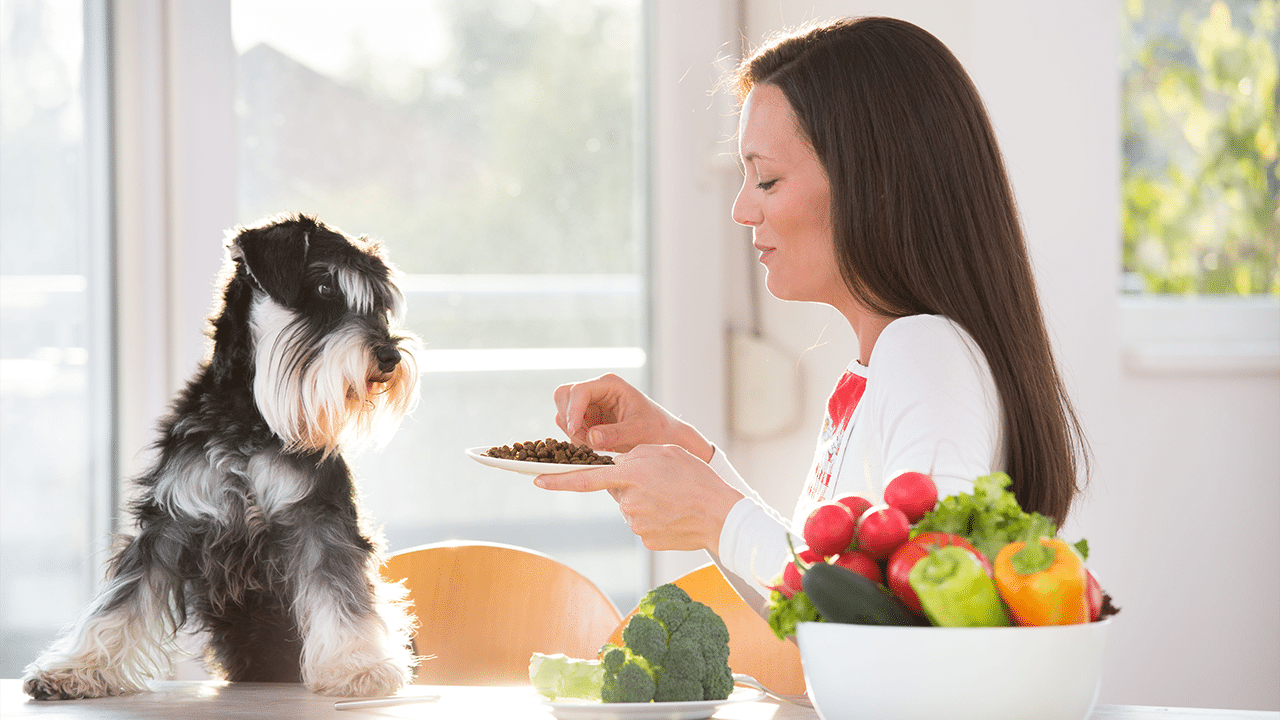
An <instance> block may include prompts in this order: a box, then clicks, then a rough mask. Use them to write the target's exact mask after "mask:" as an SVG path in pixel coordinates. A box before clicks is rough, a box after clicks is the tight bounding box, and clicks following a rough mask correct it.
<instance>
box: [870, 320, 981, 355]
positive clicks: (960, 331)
mask: <svg viewBox="0 0 1280 720" xmlns="http://www.w3.org/2000/svg"><path fill="white" fill-rule="evenodd" d="M960 347H966V348H973V347H974V342H973V338H971V337H970V336H969V333H968V332H967V331H966V330H965V329H964V328H963V327H961V326H960V325H959V324H958V323H956V322H955V321H954V320H952V319H950V318H948V317H944V316H942V315H908V316H906V317H900V318H898V319H897V320H894V321H893V322H891V323H889V324H888V325H887V326H885V329H884V330H883V331H881V333H880V337H879V338H877V339H876V346H875V350H873V351H872V363H873V364H874V362H875V354H876V353H878V352H880V350H881V349H884V350H886V353H885V354H886V355H889V354H894V355H896V354H897V353H899V352H907V353H910V354H913V355H914V354H917V353H919V352H920V351H922V350H932V351H943V350H947V349H949V348H950V349H956V348H960Z"/></svg>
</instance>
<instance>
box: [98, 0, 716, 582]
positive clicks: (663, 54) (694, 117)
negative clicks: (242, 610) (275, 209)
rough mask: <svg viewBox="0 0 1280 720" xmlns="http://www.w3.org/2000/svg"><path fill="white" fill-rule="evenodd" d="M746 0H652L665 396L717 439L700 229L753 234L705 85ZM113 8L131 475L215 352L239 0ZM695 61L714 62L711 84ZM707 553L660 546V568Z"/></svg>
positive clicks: (654, 185) (657, 315)
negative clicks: (212, 339)
mask: <svg viewBox="0 0 1280 720" xmlns="http://www.w3.org/2000/svg"><path fill="white" fill-rule="evenodd" d="M738 12H739V10H738V8H737V7H736V4H730V3H699V4H696V5H694V6H689V7H680V8H675V7H673V6H672V4H670V3H657V2H645V3H643V9H642V15H643V22H644V23H645V25H646V27H645V34H646V38H647V39H646V44H645V57H644V67H645V70H644V72H645V81H646V85H647V86H648V90H649V92H648V98H647V99H646V100H645V101H644V102H642V111H643V112H646V113H648V127H649V130H648V134H647V136H646V137H645V138H644V140H643V141H642V143H643V150H642V152H644V154H645V155H647V156H648V157H650V158H651V164H650V166H649V168H648V172H647V177H646V185H647V190H648V194H649V197H650V203H651V204H650V208H649V213H648V215H647V218H646V219H645V222H646V224H647V228H646V230H647V232H648V233H649V238H650V256H649V268H648V271H649V276H650V288H651V290H650V303H651V309H650V312H651V314H650V318H651V320H650V333H651V352H650V354H649V362H650V363H651V377H652V381H653V385H652V388H653V395H654V397H655V398H657V399H658V400H659V402H666V401H674V400H675V399H678V403H679V406H680V407H681V408H682V409H684V410H686V412H684V417H685V418H686V419H688V420H690V421H691V422H693V423H694V424H695V425H697V426H698V427H700V428H701V429H702V430H703V431H704V432H705V433H707V435H708V436H709V437H724V436H725V434H726V433H725V424H726V423H725V416H726V413H725V396H726V379H725V376H724V367H725V352H726V349H725V342H724V337H723V333H722V332H721V330H720V328H721V326H722V324H723V322H722V317H723V314H724V308H723V301H722V296H723V286H724V280H723V272H722V268H723V264H724V263H723V258H722V257H721V256H722V247H723V245H722V243H721V242H718V241H707V242H701V241H700V242H690V239H711V240H718V239H722V238H730V237H733V238H737V237H738V236H737V235H736V234H734V232H733V231H734V228H735V227H736V226H734V225H733V223H732V222H731V219H730V217H729V213H728V210H727V208H728V207H729V204H730V201H731V199H732V197H733V195H732V193H733V192H734V189H735V187H736V181H737V170H736V166H734V165H733V163H732V160H731V159H726V157H725V147H724V141H725V140H726V139H727V138H728V137H730V136H731V135H732V133H733V127H735V126H736V122H734V120H733V113H732V108H728V110H729V111H728V112H726V105H725V103H726V102H727V99H726V98H724V97H723V95H724V93H720V94H719V96H718V97H716V98H713V99H712V100H711V101H710V102H709V101H708V99H707V95H706V88H707V87H708V86H709V84H710V85H712V86H713V85H714V83H715V81H716V80H718V76H717V73H718V72H719V69H717V67H716V66H715V64H714V62H713V61H714V60H715V59H716V58H719V57H722V56H723V48H724V47H736V44H735V42H736V37H737V36H736V34H735V33H736V30H735V29H736V28H737V27H738V25H739V22H738V21H739V16H738ZM111 14H112V21H113V38H112V40H113V42H112V44H113V50H114V62H115V66H116V72H115V73H114V78H115V82H116V91H115V100H114V113H113V118H114V123H115V132H114V138H115V145H116V151H117V156H118V161H117V164H116V167H115V181H116V187H117V197H116V199H115V208H116V229H117V234H118V237H119V243H118V245H117V248H116V256H115V262H116V278H117V287H118V293H117V300H116V313H117V317H118V318H119V321H118V324H117V337H118V348H119V352H118V366H119V371H118V374H117V377H116V382H115V395H116V397H117V398H118V399H119V407H118V428H119V431H118V438H117V447H118V448H119V455H120V461H119V463H118V465H119V470H120V472H119V477H121V478H129V477H132V476H136V475H137V474H138V473H139V472H140V471H142V470H143V469H145V467H146V462H147V459H148V453H146V452H139V449H140V448H146V447H148V446H149V444H150V442H151V440H152V437H151V436H152V433H153V432H154V424H155V421H156V418H158V417H160V416H161V415H163V414H164V412H165V411H166V410H167V407H168V403H169V401H170V398H171V397H172V396H173V394H174V393H175V392H177V391H178V390H179V389H180V388H181V387H182V385H183V383H184V382H185V381H186V378H187V376H188V375H189V373H190V372H191V369H192V368H194V367H195V365H196V364H197V363H198V362H199V360H200V359H201V358H202V357H203V356H204V354H205V346H206V338H205V336H204V334H203V319H204V317H205V315H206V314H207V312H208V308H209V306H210V302H211V290H210V288H211V287H212V283H213V281H214V278H216V276H217V273H218V270H219V268H220V267H221V262H222V252H221V247H220V244H219V243H215V242H212V241H211V240H212V239H214V238H220V237H222V236H223V234H224V233H225V231H226V230H227V229H228V228H230V227H232V226H233V225H234V222H235V186H234V183H235V176H236V167H235V155H236V153H235V151H234V148H235V144H234V143H235V117H234V114H233V108H234V93H235V61H236V57H235V49H234V47H233V45H232V40H231V10H230V2H229V1H228V0H217V1H211V2H202V3H190V2H183V1H182V0H143V1H139V2H114V3H112V5H111ZM690 68H703V69H705V71H706V74H707V82H701V78H699V77H697V76H696V75H697V73H696V72H691V70H690ZM188 89H190V91H188ZM690 108H695V111H694V112H693V113H690ZM730 123H732V124H730ZM689 157H694V158H699V159H701V160H702V162H701V163H696V164H697V165H700V166H701V167H700V168H698V170H699V171H698V172H695V173H692V174H690V173H688V172H686V171H685V168H687V166H688V158H689ZM690 357H698V358H700V359H701V362H699V363H696V364H693V363H689V362H687V359H688V358H690ZM549 393H550V389H548V394H549ZM548 402H549V400H548ZM126 493H127V486H126V487H125V488H124V489H122V491H121V494H122V495H123V494H126ZM705 560H706V557H705V554H703V553H670V554H668V553H655V554H653V555H652V556H651V559H650V567H649V569H650V576H651V577H650V580H651V581H656V580H658V579H663V580H665V579H669V578H671V577H674V576H675V575H678V574H680V573H682V572H684V571H685V570H687V569H691V568H692V567H693V566H695V565H697V564H701V563H702V562H705Z"/></svg>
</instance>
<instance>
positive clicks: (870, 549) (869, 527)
mask: <svg viewBox="0 0 1280 720" xmlns="http://www.w3.org/2000/svg"><path fill="white" fill-rule="evenodd" d="M910 535H911V523H910V522H908V521H907V516H906V515H905V514H903V512H902V511H901V510H899V509H898V508H895V507H889V506H888V505H873V506H871V507H870V508H868V509H867V511H866V512H864V513H862V517H861V518H859V519H858V530H857V537H858V550H860V551H862V552H864V553H866V554H867V555H868V556H870V557H872V558H873V559H876V560H881V559H883V558H887V557H889V555H890V554H891V553H893V551H894V550H897V549H898V546H899V545H901V544H902V543H904V542H906V541H907V538H908V537H910Z"/></svg>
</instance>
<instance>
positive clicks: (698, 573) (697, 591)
mask: <svg viewBox="0 0 1280 720" xmlns="http://www.w3.org/2000/svg"><path fill="white" fill-rule="evenodd" d="M673 582H674V583H675V584H676V585H677V586H679V587H680V588H681V589H682V590H684V591H685V592H687V593H689V597H691V598H693V599H694V600H697V601H698V602H700V603H702V604H704V605H707V606H708V607H710V608H711V609H712V610H715V611H716V614H718V615H719V616H720V617H721V618H723V619H724V624H725V625H726V626H727V627H728V628H729V667H730V668H732V669H733V671H734V672H735V673H745V674H747V675H750V676H752V677H754V678H755V679H756V680H759V681H760V683H761V684H762V685H764V686H765V687H767V688H769V689H770V690H774V691H776V692H780V693H784V694H788V695H800V694H803V693H804V692H805V684H804V672H803V671H802V670H801V669H800V649H799V648H798V647H797V646H796V644H795V643H794V642H792V641H790V640H779V639H778V637H777V636H776V635H774V634H773V630H772V629H771V628H770V627H769V623H768V622H766V621H765V619H764V618H762V617H760V615H759V614H758V613H757V612H756V611H755V610H753V609H752V608H751V606H750V605H748V604H747V603H746V602H745V601H744V600H743V599H742V598H741V597H740V596H739V595H738V593H737V591H736V590H734V589H733V586H732V585H730V584H729V581H728V580H725V578H724V575H721V574H720V569H719V568H717V567H716V566H715V564H714V563H708V564H706V565H703V566H702V567H700V568H698V569H697V570H694V571H692V572H690V573H688V574H687V575H684V576H683V577H680V578H678V579H676V580H674V581H673ZM633 614H635V610H632V611H631V612H630V613H628V614H627V618H628V619H629V618H630V617H631V615H633ZM625 625H626V621H625V620H624V621H623V622H622V623H620V624H619V625H618V628H617V629H616V630H614V632H613V634H612V635H611V636H609V642H611V643H614V644H615V645H620V644H622V628H623V626H625Z"/></svg>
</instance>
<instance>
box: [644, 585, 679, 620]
mask: <svg viewBox="0 0 1280 720" xmlns="http://www.w3.org/2000/svg"><path fill="white" fill-rule="evenodd" d="M663 600H671V601H674V602H678V603H687V602H689V601H690V598H689V593H687V592H685V591H684V590H681V589H680V586H679V585H676V584H675V583H667V584H666V585H659V586H658V587H656V588H654V589H652V590H650V591H649V592H648V594H647V595H645V596H644V597H643V598H642V599H641V600H640V607H638V608H637V609H636V610H637V612H638V613H641V614H644V615H652V614H653V606H654V605H656V604H657V603H658V602H660V601H663Z"/></svg>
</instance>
